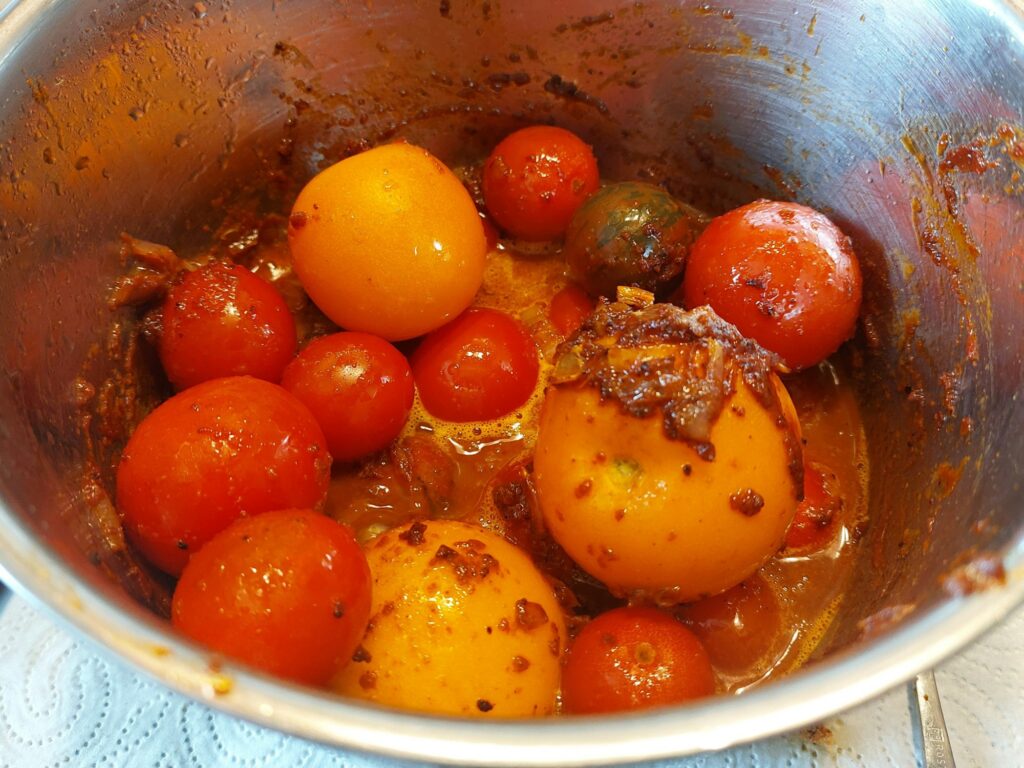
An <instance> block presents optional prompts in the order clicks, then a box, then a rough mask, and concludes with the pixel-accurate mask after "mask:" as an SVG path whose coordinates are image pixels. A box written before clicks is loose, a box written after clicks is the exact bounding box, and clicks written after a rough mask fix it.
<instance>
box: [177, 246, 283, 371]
mask: <svg viewBox="0 0 1024 768" xmlns="http://www.w3.org/2000/svg"><path fill="white" fill-rule="evenodd" d="M159 350H160V362H161V363H163V366H164V371H165V372H166V373H167V378H168V379H170V381H171V383H172V384H173V385H174V386H175V388H176V389H179V390H181V389H186V388H187V387H191V386H194V385H196V384H198V383H200V382H202V381H208V380H210V379H217V378H221V377H223V376H241V375H248V376H255V377H256V378H258V379H266V380H267V381H274V382H276V381H278V380H280V378H281V371H283V370H284V367H285V366H286V365H287V364H288V361H289V360H291V359H292V356H293V355H294V354H295V320H294V319H293V318H292V315H291V313H290V312H289V311H288V305H287V304H285V301H284V299H283V298H281V294H279V293H278V292H277V290H276V289H275V288H274V287H273V286H272V285H270V283H268V282H267V281H266V280H263V279H262V278H259V277H257V276H256V275H254V274H253V273H252V272H250V271H249V270H247V269H245V268H244V267H240V266H238V265H237V264H227V263H225V262H221V261H218V262H213V263H211V264H207V265H206V266H203V267H200V268H199V269H197V270H195V271H193V272H189V273H187V274H186V275H185V277H184V278H183V279H182V280H181V282H179V283H177V284H175V285H173V286H172V287H171V289H170V291H168V293H167V298H166V299H165V301H164V306H163V333H162V334H161V336H160V344H159Z"/></svg>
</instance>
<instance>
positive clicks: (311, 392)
mask: <svg viewBox="0 0 1024 768" xmlns="http://www.w3.org/2000/svg"><path fill="white" fill-rule="evenodd" d="M281 386H283V387H284V388H285V389H287V390H288V391H289V392H291V393H292V394H293V395H295V396H296V397H297V398H299V400H301V401H302V402H303V403H305V404H306V405H307V406H308V407H309V410H311V411H312V412H313V415H314V416H315V417H316V419H317V421H318V422H319V423H320V427H321V428H322V429H323V431H324V436H325V437H326V438H327V447H328V448H330V450H331V456H333V457H334V460H335V461H352V460H354V459H358V458H359V457H361V456H365V455H366V454H368V453H373V452H374V451H378V450H380V449H381V448H383V447H385V446H386V445H387V444H388V443H390V442H391V441H392V440H394V439H395V437H397V436H398V433H399V432H401V431H402V427H403V426H404V425H405V421H406V419H407V418H408V417H409V411H410V409H411V408H412V401H413V394H414V390H415V387H414V386H413V381H412V371H411V370H410V368H409V363H408V361H407V360H406V359H405V357H404V356H403V355H402V353H401V352H399V351H398V350H397V349H395V348H394V347H393V346H391V345H390V344H389V343H388V342H386V341H384V339H382V338H380V337H379V336H371V335H370V334H368V333H354V332H352V333H335V334H332V335H330V336H323V337H321V338H319V339H315V340H314V341H311V342H310V343H309V344H308V345H307V346H306V348H305V349H303V350H302V352H300V353H299V355H298V357H296V358H295V359H294V360H293V361H292V362H291V363H289V364H288V367H287V368H285V371H284V376H283V377H282V379H281Z"/></svg>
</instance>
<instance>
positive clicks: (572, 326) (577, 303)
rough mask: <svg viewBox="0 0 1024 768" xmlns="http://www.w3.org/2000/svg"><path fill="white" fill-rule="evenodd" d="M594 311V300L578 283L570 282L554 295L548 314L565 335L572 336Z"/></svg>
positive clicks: (559, 330) (552, 322) (553, 323)
mask: <svg viewBox="0 0 1024 768" xmlns="http://www.w3.org/2000/svg"><path fill="white" fill-rule="evenodd" d="M593 311H594V300H593V299H591V298H590V296H588V295H587V292H586V291H584V290H583V289H582V288H580V287H579V286H578V285H575V284H569V285H567V286H565V288H563V289H562V290H560V291H559V292H558V293H556V294H555V295H554V298H552V299H551V306H550V307H549V308H548V316H549V317H550V318H551V324H552V325H554V326H555V328H556V329H557V330H558V332H559V333H560V334H562V335H563V336H571V335H572V334H574V333H576V331H578V330H579V327H580V326H581V325H583V321H584V320H586V319H587V318H588V317H590V313H591V312H593Z"/></svg>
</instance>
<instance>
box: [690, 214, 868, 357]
mask: <svg viewBox="0 0 1024 768" xmlns="http://www.w3.org/2000/svg"><path fill="white" fill-rule="evenodd" d="M860 299H861V275H860V267H859V266H858V264H857V257H856V255H855V254H854V253H853V248H852V246H851V244H850V239H849V238H848V237H847V236H846V235H844V234H843V233H842V232H841V231H840V230H839V228H838V227H837V226H836V225H835V224H833V223H832V222H831V221H830V220H829V219H828V218H826V217H825V216H824V215H823V214H821V213H818V212H817V211H815V210H813V209H812V208H808V207H807V206H804V205H798V204H796V203H780V202H773V201H770V200H758V201H757V202H754V203H750V204H749V205H744V206H742V207H740V208H736V209H735V210H732V211H729V212H728V213H726V214H724V215H723V216H719V217H718V218H716V219H714V220H712V222H711V223H710V224H709V225H708V227H707V229H705V230H704V232H703V233H702V234H701V235H700V237H698V238H697V240H696V242H694V244H693V246H692V247H691V249H690V255H689V261H688V262H687V265H686V274H685V277H684V278H683V285H682V287H681V288H680V290H679V292H678V293H677V294H676V300H681V301H682V302H683V303H685V305H686V306H687V308H690V309H692V308H694V307H698V306H700V305H702V304H710V305H711V308H712V309H714V310H715V312H717V313H718V314H719V315H721V316H722V317H723V318H725V319H726V320H728V321H729V322H730V323H732V324H733V325H735V326H736V327H737V328H739V329H740V331H741V332H742V333H743V335H745V336H747V337H749V338H752V339H755V340H757V341H758V342H760V344H761V346H763V347H765V348H766V349H770V350H772V351H773V352H777V353H778V354H779V355H781V356H782V358H783V359H784V360H785V361H786V363H787V364H788V365H789V366H790V367H791V368H794V369H797V368H806V367H808V366H811V365H815V364H816V363H819V362H821V361H822V360H824V359H825V358H826V357H828V356H829V355H830V354H832V353H833V352H835V351H836V349H838V348H839V345H840V344H842V343H843V342H844V341H846V340H847V339H848V338H850V336H852V335H853V332H854V328H855V324H856V321H857V313H858V312H859V311H860Z"/></svg>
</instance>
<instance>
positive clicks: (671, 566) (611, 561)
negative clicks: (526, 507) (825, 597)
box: [534, 375, 800, 604]
mask: <svg viewBox="0 0 1024 768" xmlns="http://www.w3.org/2000/svg"><path fill="white" fill-rule="evenodd" d="M772 381H773V382H774V384H775V386H776V388H777V391H778V394H779V398H780V401H781V403H782V412H783V414H784V416H785V417H786V418H784V419H783V421H785V422H787V423H785V424H779V423H777V421H776V417H775V416H774V415H773V414H772V413H771V412H770V411H769V410H768V409H767V408H765V407H764V406H763V405H762V404H761V402H760V401H759V400H758V397H757V395H755V394H754V392H753V391H752V390H751V389H750V387H748V386H747V384H746V383H745V382H744V381H743V380H742V378H739V377H738V379H737V382H736V388H735V392H734V394H733V395H732V396H731V397H730V399H729V400H728V401H727V403H726V405H725V407H724V408H723V409H722V412H721V414H720V415H719V417H718V420H717V421H716V422H715V423H714V425H713V426H712V428H711V433H710V435H711V436H710V442H711V443H712V444H713V445H714V446H715V456H714V460H713V461H707V460H705V459H702V458H701V456H700V455H698V453H697V451H696V450H695V449H694V448H693V447H692V446H691V445H690V444H688V443H686V442H682V441H680V440H672V439H669V438H668V437H666V435H665V431H664V428H663V425H662V421H661V419H660V418H658V417H657V416H656V415H652V416H650V417H647V418H638V417H634V416H629V415H626V414H624V413H623V412H622V411H621V409H620V407H619V405H618V404H617V403H615V402H612V401H606V400H602V398H601V394H600V392H599V391H598V390H597V389H596V388H595V387H589V386H580V385H575V386H560V387H552V388H551V389H549V390H548V393H547V395H546V398H545V401H544V407H543V410H542V412H541V420H540V429H539V433H538V438H537V452H536V455H535V457H534V469H535V478H536V483H537V492H538V496H539V499H540V505H541V510H542V512H543V514H544V520H545V522H546V524H547V526H548V529H549V530H550V531H551V535H552V536H554V538H555V540H556V541H558V543H559V544H561V545H562V547H564V548H565V550H566V552H568V553H569V555H570V556H571V557H572V559H573V560H575V561H576V562H577V563H578V564H579V565H580V567H582V568H583V569H584V570H585V571H587V572H588V573H590V574H591V575H592V576H594V577H595V578H597V579H599V580H600V581H602V582H604V583H605V584H607V585H608V587H609V588H610V589H611V590H612V591H613V592H614V593H618V594H626V593H639V594H642V595H646V596H649V597H653V598H654V599H656V600H657V601H659V602H661V603H663V604H668V603H678V602H686V601H690V600H695V599H698V598H700V597H703V596H706V595H713V594H716V593H718V592H721V591H723V590H726V589H728V588H729V587H731V586H734V585H735V584H738V583H739V582H740V581H742V580H743V579H745V578H747V577H748V576H750V575H751V574H752V573H754V571H756V570H757V569H758V568H760V567H761V565H762V564H763V563H764V562H765V561H766V560H767V559H768V558H769V557H771V556H772V555H773V554H774V553H775V552H777V551H778V549H779V548H780V547H781V546H782V543H783V540H784V539H785V535H786V529H787V528H788V527H789V524H790V521H791V520H792V519H793V514H794V512H795V510H796V507H797V495H798V493H799V490H800V489H799V488H798V487H797V485H796V479H795V478H794V477H793V475H792V474H791V472H790V457H789V454H788V452H787V442H786V437H785V433H786V431H788V430H793V431H794V432H795V430H796V427H795V425H794V424H792V423H788V419H789V418H791V414H793V413H795V411H794V410H793V409H792V406H791V405H790V404H789V396H788V394H786V392H785V388H784V387H783V386H782V384H781V382H780V381H779V380H778V378H777V377H775V376H774V375H773V376H772Z"/></svg>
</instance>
